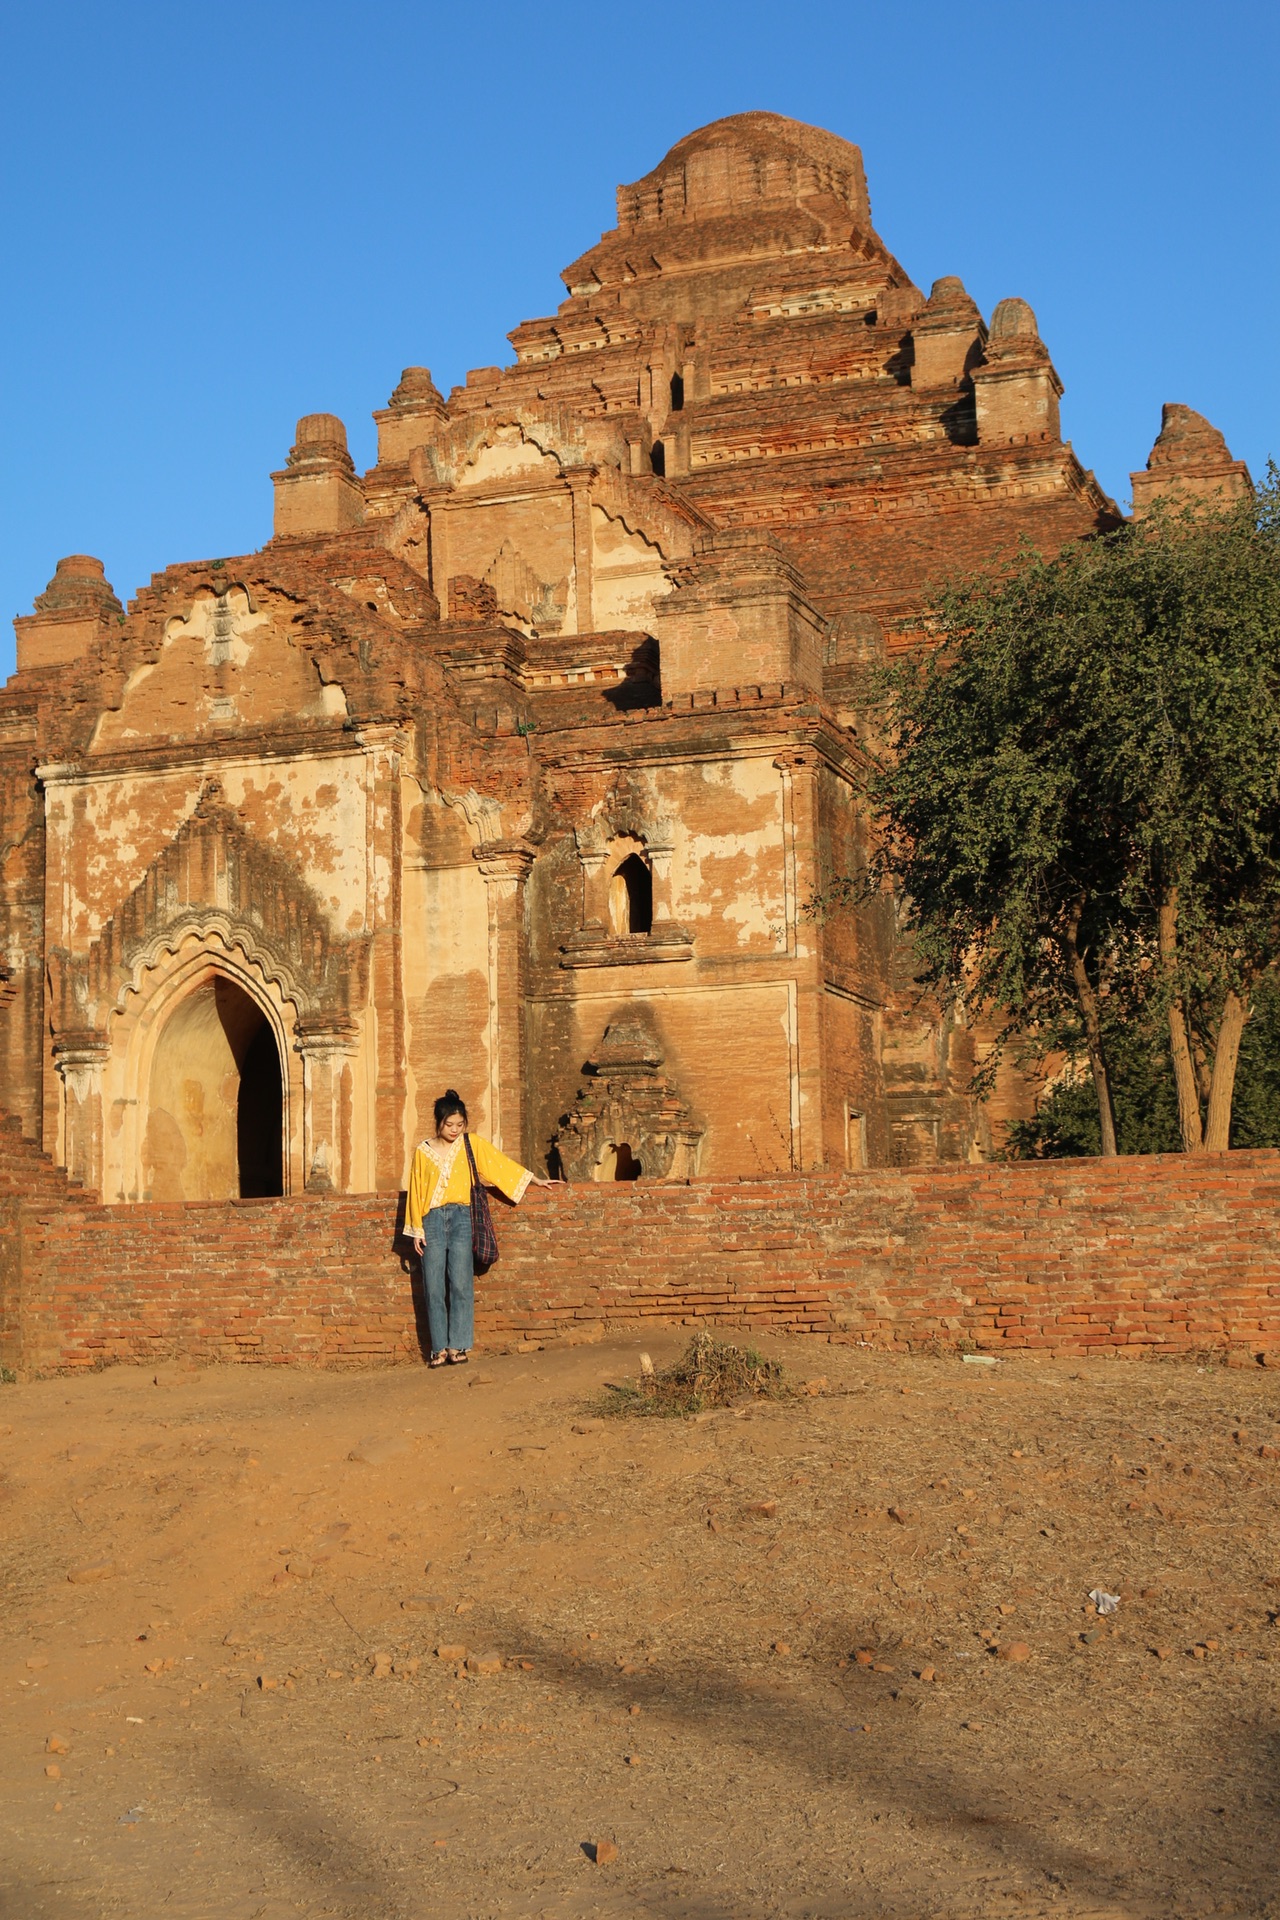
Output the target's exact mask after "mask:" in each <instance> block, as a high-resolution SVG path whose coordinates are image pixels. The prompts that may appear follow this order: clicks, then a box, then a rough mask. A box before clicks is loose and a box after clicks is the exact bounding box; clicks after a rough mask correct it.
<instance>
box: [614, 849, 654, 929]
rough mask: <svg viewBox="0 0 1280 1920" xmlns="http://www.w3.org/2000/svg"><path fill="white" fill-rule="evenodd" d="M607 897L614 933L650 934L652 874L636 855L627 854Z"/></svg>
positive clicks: (651, 921) (651, 925)
mask: <svg viewBox="0 0 1280 1920" xmlns="http://www.w3.org/2000/svg"><path fill="white" fill-rule="evenodd" d="M609 896H610V897H609V911H610V915H611V917H612V919H613V928H614V932H615V933H620V934H627V933H651V932H652V931H653V874H652V873H651V872H650V870H649V868H648V866H647V865H646V864H645V862H644V861H643V860H642V859H641V858H640V855H639V854H638V853H629V854H628V855H627V857H626V859H625V860H624V861H623V863H622V865H621V866H620V867H619V868H618V871H617V872H616V873H615V874H614V876H613V881H612V884H611V886H610V889H609Z"/></svg>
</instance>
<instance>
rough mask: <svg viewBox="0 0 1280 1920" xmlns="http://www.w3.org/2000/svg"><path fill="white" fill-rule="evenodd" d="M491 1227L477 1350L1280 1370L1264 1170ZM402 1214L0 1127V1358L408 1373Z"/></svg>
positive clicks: (1272, 1235)
mask: <svg viewBox="0 0 1280 1920" xmlns="http://www.w3.org/2000/svg"><path fill="white" fill-rule="evenodd" d="M18 1162H21V1165H20V1166H18V1165H17V1164H16V1163H18ZM59 1189H61V1190H59ZM495 1211H496V1214H497V1226H498V1237H499V1240H500V1241H501V1244H502V1258H501V1260H500V1262H499V1264H498V1265H497V1266H496V1267H495V1268H494V1270H493V1271H492V1273H491V1274H489V1275H488V1276H487V1277H485V1278H483V1279H482V1280H481V1281H480V1283H479V1288H478V1301H479V1314H478V1320H479V1339H480V1342H481V1344H482V1345H489V1346H494V1347H497V1346H511V1345H513V1344H515V1343H517V1342H521V1341H529V1340H537V1341H546V1342H548V1343H554V1342H565V1341H572V1340H586V1339H592V1338H597V1337H599V1335H600V1333H601V1331H602V1330H604V1329H605V1328H609V1327H614V1328H620V1327H635V1326H637V1325H643V1324H646V1323H647V1324H650V1325H653V1324H667V1325H671V1324H687V1323H690V1322H694V1321H705V1322H709V1323H712V1324H716V1325H719V1326H725V1327H743V1328H746V1327H749V1328H753V1329H766V1328H773V1329H775V1330H777V1331H786V1332H811V1333H815V1334H818V1335H820V1336H822V1337H824V1338H828V1339H832V1340H839V1341H850V1342H853V1341H865V1342H868V1343H870V1344H872V1345H875V1346H885V1347H896V1348H899V1349H906V1348H909V1347H915V1346H920V1345H925V1344H927V1343H930V1342H937V1343H939V1344H941V1345H946V1346H953V1345H956V1344H958V1343H960V1342H971V1343H973V1344H974V1345H975V1346H976V1347H978V1348H980V1349H983V1350H986V1351H1000V1350H1008V1349H1010V1348H1019V1347H1022V1348H1035V1349H1041V1350H1056V1351H1059V1352H1068V1353H1082V1352H1087V1351H1090V1350H1094V1349H1099V1348H1110V1349H1120V1350H1123V1351H1126V1352H1129V1353H1137V1352H1140V1351H1142V1350H1148V1349H1152V1348H1156V1349H1160V1350H1163V1351H1166V1352H1196V1351H1200V1350H1204V1351H1208V1350H1211V1349H1212V1350H1225V1351H1226V1352H1228V1353H1229V1354H1230V1355H1231V1356H1232V1357H1233V1358H1236V1359H1237V1360H1242V1361H1247V1360H1249V1359H1250V1358H1259V1357H1261V1356H1264V1355H1268V1354H1274V1355H1275V1356H1276V1358H1277V1360H1280V1252H1278V1250H1277V1228H1278V1227H1280V1153H1277V1152H1258V1153H1232V1154H1229V1155H1224V1156H1221V1157H1214V1158H1205V1159H1199V1158H1196V1159H1189V1158H1184V1157H1183V1156H1181V1155H1172V1154H1171V1155H1167V1156H1160V1157H1155V1158H1150V1159H1145V1158H1144V1159H1138V1158H1135V1159H1124V1160H1119V1161H1113V1162H1111V1163H1110V1164H1105V1163H1103V1162H1101V1161H1097V1160H1073V1161H1061V1162H1057V1163H1049V1164H1040V1165H1019V1166H984V1167H963V1166H962V1167H946V1168H935V1169H924V1170H914V1171H909V1172H901V1173H899V1172H890V1171H882V1172H870V1173H859V1174H839V1175H835V1174H807V1175H787V1176H783V1175H778V1176H776V1177H769V1178H763V1179H752V1180H741V1181H727V1182H712V1181H707V1182H695V1183H694V1184H692V1185H690V1186H673V1187H664V1186H644V1185H636V1186H627V1185H618V1186H609V1187H593V1186H580V1187H565V1188H562V1189H560V1190H559V1191H557V1192H555V1193H547V1192H539V1191H537V1190H535V1191H533V1192H531V1193H530V1195H529V1196H528V1198H527V1199H526V1200H525V1202H524V1205H523V1206H522V1207H521V1208H520V1209H519V1211H518V1212H516V1211H513V1210H511V1209H509V1208H505V1207H501V1206H498V1207H496V1208H495ZM396 1224H397V1201H396V1198H395V1197H394V1196H389V1195H367V1196H355V1197H342V1198H326V1197H320V1196H314V1197H313V1196H306V1197H304V1198H300V1199H289V1200H250V1201H226V1202H213V1203H208V1204H202V1205H191V1206H138V1207H119V1208H105V1207H100V1206H98V1205H96V1204H95V1203H94V1201H93V1200H92V1199H91V1198H87V1197H86V1196H84V1195H82V1194H79V1193H77V1192H76V1191H74V1190H70V1191H68V1190H67V1189H66V1188H65V1185H64V1183H62V1182H61V1180H60V1178H59V1177H58V1176H57V1175H55V1174H52V1170H51V1169H49V1167H48V1163H47V1162H42V1160H41V1157H40V1156H38V1155H36V1154H35V1152H34V1150H33V1149H31V1148H29V1147H27V1146H25V1145H23V1144H21V1143H18V1142H17V1141H16V1139H15V1136H14V1135H13V1134H12V1133H11V1132H8V1133H5V1134H3V1135H0V1342H2V1345H0V1358H2V1359H3V1362H4V1364H5V1365H6V1366H8V1367H9V1368H11V1369H13V1370H18V1371H21V1372H22V1373H24V1374H29V1375H30V1374H37V1373H51V1372H55V1371H63V1370H70V1369H75V1368H78V1367H93V1366H101V1365H104V1364H107V1363H109V1362H111V1361H116V1360H149V1359H153V1358H159V1357H164V1356H172V1355H189V1356H191V1357H192V1358H194V1359H196V1360H198V1361H202V1362H203V1361H225V1360H240V1361H258V1362H276V1363H280V1362H293V1363H301V1364H307V1365H321V1366H333V1365H352V1364H361V1363H371V1362H376V1363H379V1364H386V1363H390V1362H398V1361H413V1360H417V1359H418V1358H419V1357H420V1351H421V1350H420V1345H419V1336H418V1314H417V1306H416V1302H415V1294H416V1291H417V1289H416V1285H414V1284H412V1283H411V1276H410V1272H409V1263H408V1262H407V1261H406V1259H405V1258H404V1251H405V1250H404V1248H403V1246H402V1244H401V1243H399V1242H398V1241H397V1239H396Z"/></svg>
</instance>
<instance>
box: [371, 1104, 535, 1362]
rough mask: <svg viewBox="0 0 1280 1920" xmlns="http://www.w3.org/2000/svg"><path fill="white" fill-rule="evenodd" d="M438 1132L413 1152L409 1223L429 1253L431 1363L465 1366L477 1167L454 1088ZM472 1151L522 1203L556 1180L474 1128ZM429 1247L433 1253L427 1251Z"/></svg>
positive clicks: (490, 1179) (481, 1167) (440, 1109)
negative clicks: (533, 1170) (473, 1171)
mask: <svg viewBox="0 0 1280 1920" xmlns="http://www.w3.org/2000/svg"><path fill="white" fill-rule="evenodd" d="M435 1120H436V1134H435V1139H434V1140H424V1141H423V1142H422V1144H421V1146H420V1147H419V1148H418V1150H417V1152H416V1153H415V1154H414V1156H413V1167H412V1169H411V1171H410V1174H409V1199H408V1204H407V1205H406V1207H405V1227H406V1230H407V1232H408V1234H409V1237H410V1239H411V1240H412V1241H413V1245H414V1250H415V1251H416V1252H417V1253H418V1254H419V1255H420V1256H421V1258H422V1277H423V1281H424V1283H425V1286H426V1295H427V1332H428V1334H429V1336H430V1339H431V1358H430V1360H429V1361H428V1362H427V1364H428V1366H432V1367H443V1366H445V1365H446V1364H448V1365H449V1366H465V1365H466V1363H467V1359H468V1357H469V1354H470V1351H471V1346H472V1342H473V1340H474V1338H475V1333H474V1308H475V1269H474V1267H473V1265H472V1260H471V1167H470V1164H469V1162H468V1160H467V1148H466V1140H465V1138H464V1136H465V1135H466V1132H467V1109H466V1107H465V1106H464V1105H463V1103H462V1100H461V1098H460V1097H459V1095H458V1094H456V1093H455V1092H454V1090H453V1088H452V1087H450V1088H449V1090H448V1092H447V1093H443V1094H441V1096H440V1098H439V1099H438V1100H437V1101H436V1104H435ZM470 1138H471V1151H472V1153H473V1154H474V1155H475V1161H476V1172H477V1173H478V1174H479V1175H480V1178H481V1180H482V1181H483V1182H484V1183H485V1185H486V1186H490V1187H497V1189H498V1191H499V1192H500V1193H505V1194H506V1196H507V1198H508V1200H511V1201H514V1202H515V1203H516V1204H517V1205H519V1203H520V1201H521V1200H523V1199H524V1196H525V1191H526V1189H527V1188H528V1187H530V1186H535V1187H553V1186H554V1185H555V1181H554V1180H540V1179H539V1178H538V1176H537V1174H536V1173H530V1172H529V1169H528V1168H527V1167H522V1166H521V1165H520V1164H519V1162H518V1161H515V1160H508V1158H507V1156H506V1154H505V1153H499V1151H498V1149H497V1148H496V1147H495V1146H493V1145H492V1143H491V1142H490V1141H488V1140H483V1139H481V1137H480V1135H479V1134H478V1133H477V1134H474V1135H472V1136H470ZM424 1246H425V1252H424Z"/></svg>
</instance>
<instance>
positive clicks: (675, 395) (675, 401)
mask: <svg viewBox="0 0 1280 1920" xmlns="http://www.w3.org/2000/svg"><path fill="white" fill-rule="evenodd" d="M683 408H684V375H683V374H682V373H673V374H672V376H671V411H672V413H680V412H681V411H682V410H683Z"/></svg>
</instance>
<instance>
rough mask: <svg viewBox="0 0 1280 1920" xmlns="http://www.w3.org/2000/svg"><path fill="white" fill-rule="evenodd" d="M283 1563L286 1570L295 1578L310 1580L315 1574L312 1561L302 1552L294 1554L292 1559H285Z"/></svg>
mask: <svg viewBox="0 0 1280 1920" xmlns="http://www.w3.org/2000/svg"><path fill="white" fill-rule="evenodd" d="M284 1564H285V1570H286V1572H288V1573H291V1574H292V1575H293V1577H294V1579H295V1580H310V1579H311V1578H312V1577H313V1575H314V1574H315V1566H314V1564H313V1562H312V1561H310V1560H308V1559H307V1558H306V1557H305V1555H303V1554H295V1556H294V1558H293V1559H292V1560H286V1561H285V1563H284Z"/></svg>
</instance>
